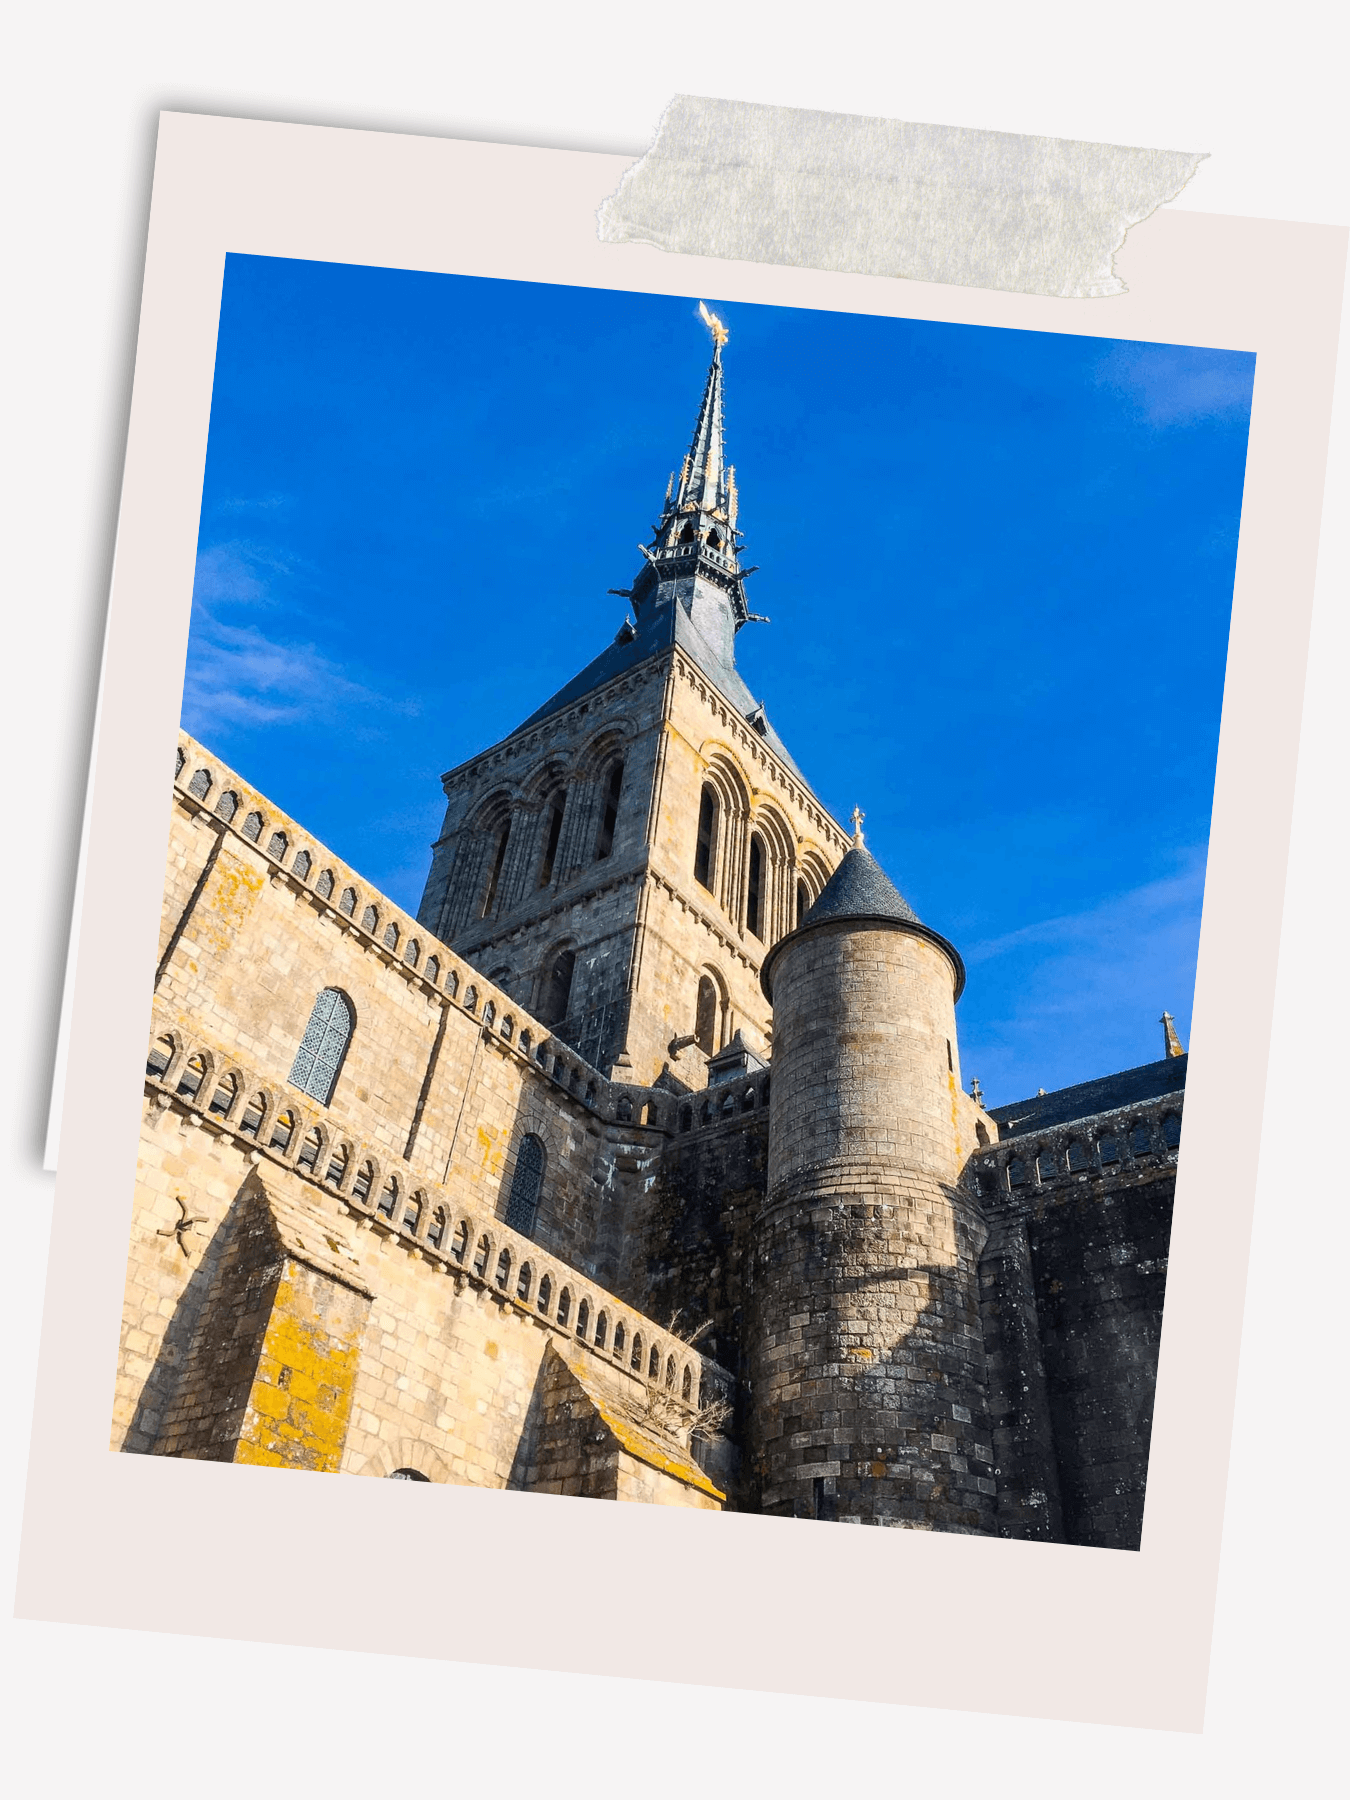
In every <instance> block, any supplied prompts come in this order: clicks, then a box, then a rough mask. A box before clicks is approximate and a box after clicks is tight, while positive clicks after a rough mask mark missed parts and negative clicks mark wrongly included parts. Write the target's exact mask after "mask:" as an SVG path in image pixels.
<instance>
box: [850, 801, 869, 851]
mask: <svg viewBox="0 0 1350 1800" xmlns="http://www.w3.org/2000/svg"><path fill="white" fill-rule="evenodd" d="M866 817H867V814H866V813H865V812H864V811H863V810H862V808H861V807H860V806H855V807H854V809H853V811H852V812H851V813H850V814H849V818H850V820H851V821H852V824H853V846H854V848H855V849H856V850H861V849H862V844H863V833H862V822H863V820H864V819H865V818H866Z"/></svg>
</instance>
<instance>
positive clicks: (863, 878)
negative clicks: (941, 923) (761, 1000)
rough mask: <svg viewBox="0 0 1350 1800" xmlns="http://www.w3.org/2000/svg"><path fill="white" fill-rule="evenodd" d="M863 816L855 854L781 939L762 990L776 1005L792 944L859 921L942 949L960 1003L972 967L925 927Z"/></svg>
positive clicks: (763, 973)
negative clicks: (778, 977)
mask: <svg viewBox="0 0 1350 1800" xmlns="http://www.w3.org/2000/svg"><path fill="white" fill-rule="evenodd" d="M861 816H862V815H861V814H860V813H856V812H855V814H854V820H855V827H856V830H855V836H854V839H853V848H852V849H851V850H850V851H849V852H848V853H847V855H846V856H845V857H844V860H843V861H842V862H841V863H840V864H839V867H838V868H837V869H836V870H835V872H834V874H833V875H831V877H830V879H829V880H828V881H827V882H826V883H825V886H824V887H823V888H822V889H821V891H820V896H819V898H818V899H817V901H816V903H815V905H814V906H813V907H812V908H811V910H810V911H809V912H808V913H807V915H806V917H805V918H804V919H803V920H802V922H801V924H800V925H799V926H798V927H797V929H796V930H795V931H790V932H789V933H788V934H787V936H786V937H783V938H779V940H778V942H777V943H776V944H775V945H774V946H773V947H772V949H771V950H770V951H769V954H768V955H767V956H766V957H765V958H764V961H763V963H762V964H761V966H760V971H759V985H760V987H761V988H762V989H763V990H764V996H765V998H766V999H767V1000H769V1001H770V1002H772V1000H773V969H774V964H775V963H776V962H777V961H778V958H779V955H780V954H781V953H782V951H783V950H785V949H786V948H787V946H788V945H789V944H795V943H796V942H797V940H798V939H799V938H802V937H804V936H806V935H807V933H809V932H810V931H811V930H812V929H813V928H814V927H815V926H817V925H832V924H838V923H846V922H847V921H848V920H849V919H857V920H858V922H859V924H860V925H863V924H866V925H869V926H872V927H875V926H876V925H878V924H882V925H884V924H886V923H893V924H895V925H898V926H900V927H901V928H902V929H903V930H907V931H910V932H912V933H914V935H915V936H917V937H923V938H927V939H928V941H929V943H930V944H936V945H937V947H938V948H939V949H940V950H941V951H942V952H943V953H944V955H945V956H946V957H947V958H948V960H949V961H950V962H951V965H952V974H953V975H954V977H955V984H956V995H955V997H956V998H957V999H958V1000H959V999H960V997H961V991H962V989H963V988H964V987H965V985H966V965H965V964H964V963H963V962H962V960H961V956H960V953H959V952H958V951H957V949H956V947H955V945H953V944H950V943H949V942H948V941H947V939H946V938H945V937H943V936H942V934H941V933H940V932H937V931H934V930H932V929H931V927H929V926H927V925H925V924H924V923H923V921H922V919H920V917H919V915H918V914H917V913H916V912H915V910H914V908H913V907H912V906H911V905H910V903H909V901H908V900H906V899H905V896H904V895H903V894H902V893H901V892H900V890H899V888H898V887H896V885H895V883H894V882H893V881H892V880H891V878H890V876H889V875H888V874H887V873H886V871H885V870H884V869H883V868H882V866H881V864H880V863H879V862H878V861H877V859H876V857H875V856H873V854H872V852H871V851H870V850H869V849H868V848H867V847H866V845H865V844H864V843H863V841H862V830H861V827H860V826H857V821H858V820H859V819H860V818H861Z"/></svg>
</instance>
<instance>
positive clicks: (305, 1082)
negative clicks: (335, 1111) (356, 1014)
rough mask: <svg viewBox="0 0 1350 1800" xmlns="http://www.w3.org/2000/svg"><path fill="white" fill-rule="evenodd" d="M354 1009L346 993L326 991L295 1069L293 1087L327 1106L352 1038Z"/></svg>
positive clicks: (292, 1074) (311, 1017) (311, 1023)
mask: <svg viewBox="0 0 1350 1800" xmlns="http://www.w3.org/2000/svg"><path fill="white" fill-rule="evenodd" d="M352 1024H353V1020H352V1009H351V1004H350V1002H349V1001H348V999H347V997H346V995H345V994H341V993H339V992H338V990H337V989H336V988H325V989H324V990H323V992H322V993H321V994H320V995H319V997H318V999H317V1000H316V1001H315V1002H314V1010H313V1012H312V1013H311V1014H310V1015H309V1024H308V1025H307V1026H306V1027H305V1035H304V1037H303V1038H302V1039H301V1040H300V1048H299V1050H297V1051H296V1054H295V1062H294V1064H293V1065H292V1067H291V1086H292V1087H294V1088H299V1090H300V1092H301V1093H302V1094H308V1095H310V1097H311V1098H312V1099H315V1100H317V1101H318V1102H319V1103H320V1105H322V1106H327V1105H328V1102H329V1100H330V1099H331V1098H332V1095H333V1087H334V1084H335V1083H336V1081H337V1078H338V1071H339V1069H341V1067H342V1059H343V1057H344V1056H345V1055H346V1053H347V1044H348V1042H349V1040H350V1038H351V1035H352Z"/></svg>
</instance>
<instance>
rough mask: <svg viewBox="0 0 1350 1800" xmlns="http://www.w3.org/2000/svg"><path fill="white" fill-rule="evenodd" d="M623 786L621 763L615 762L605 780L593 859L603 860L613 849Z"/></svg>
mask: <svg viewBox="0 0 1350 1800" xmlns="http://www.w3.org/2000/svg"><path fill="white" fill-rule="evenodd" d="M622 787H623V764H622V763H621V762H616V763H615V764H614V765H613V766H612V767H611V769H610V771H609V775H608V777H607V779H606V781H605V789H604V798H603V800H602V803H601V809H600V830H599V832H598V833H597V835H596V840H595V860H596V861H597V862H603V861H604V859H605V857H607V856H608V855H610V853H611V852H612V851H613V849H614V828H615V826H616V825H617V824H618V822H619V792H620V790H621V789H622Z"/></svg>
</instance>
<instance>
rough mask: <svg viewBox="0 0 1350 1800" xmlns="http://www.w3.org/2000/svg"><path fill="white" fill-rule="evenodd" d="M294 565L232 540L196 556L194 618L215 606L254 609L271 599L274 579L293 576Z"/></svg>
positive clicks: (213, 545)
mask: <svg viewBox="0 0 1350 1800" xmlns="http://www.w3.org/2000/svg"><path fill="white" fill-rule="evenodd" d="M296 567H297V565H296V563H295V562H293V561H291V560H289V559H288V558H286V557H282V556H278V555H277V553H276V552H275V551H274V550H269V549H267V548H265V547H264V546H262V545H260V544H252V543H249V542H248V541H247V540H246V539H243V538H234V539H231V540H229V541H228V542H225V543H219V544H211V545H209V546H208V547H207V548H206V549H205V550H200V551H198V553H197V570H196V576H195V578H194V581H193V584H192V604H193V610H194V614H195V613H197V612H199V611H201V610H202V609H206V610H208V611H209V610H210V609H211V608H212V607H215V606H222V605H224V606H230V605H233V606H239V605H245V606H258V605H266V604H268V603H270V602H271V601H272V600H273V599H274V598H275V596H274V593H273V585H274V583H275V582H276V581H277V579H278V577H287V576H290V575H293V574H294V573H295V570H296Z"/></svg>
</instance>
